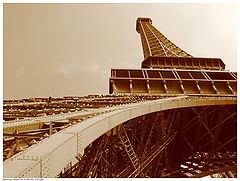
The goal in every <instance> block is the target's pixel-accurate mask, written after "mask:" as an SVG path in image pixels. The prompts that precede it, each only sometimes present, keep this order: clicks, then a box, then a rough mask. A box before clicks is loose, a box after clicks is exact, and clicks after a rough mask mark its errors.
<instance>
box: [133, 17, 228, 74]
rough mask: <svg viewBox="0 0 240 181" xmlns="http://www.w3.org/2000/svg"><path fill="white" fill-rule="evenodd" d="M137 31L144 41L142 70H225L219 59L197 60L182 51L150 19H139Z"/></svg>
mask: <svg viewBox="0 0 240 181" xmlns="http://www.w3.org/2000/svg"><path fill="white" fill-rule="evenodd" d="M136 31H137V32H138V33H139V34H140V36H141V41H142V48H143V54H144V61H143V62H142V68H180V69H210V70H224V69H225V64H224V63H223V61H222V60H221V59H219V58H195V57H193V56H192V55H190V54H188V53H187V52H185V51H183V50H182V49H180V48H179V47H178V46H176V45H175V44H174V43H172V42H171V41H170V40H168V39H167V38H166V37H165V36H164V35H163V34H162V33H161V32H159V31H158V30H157V29H156V28H155V27H154V26H153V25H152V20H151V19H150V18H138V19H137V21H136Z"/></svg>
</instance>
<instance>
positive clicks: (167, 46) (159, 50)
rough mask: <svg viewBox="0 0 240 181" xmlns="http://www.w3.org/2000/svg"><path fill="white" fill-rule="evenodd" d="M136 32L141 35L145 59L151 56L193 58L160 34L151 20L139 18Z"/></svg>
mask: <svg viewBox="0 0 240 181" xmlns="http://www.w3.org/2000/svg"><path fill="white" fill-rule="evenodd" d="M136 30H137V32H138V33H139V34H140V35H141V40H142V46H143V53H144V59H146V58H147V57H149V56H165V57H192V56H191V55H190V54H188V53H186V52H185V51H183V50H182V49H180V48H179V47H177V46H176V45H175V44H173V43H172V42H171V41H170V40H168V39H167V38H166V37H165V36H164V35H163V34H162V33H160V32H159V31H158V30H157V29H156V28H155V27H154V26H153V25H152V20H151V19H150V18H138V19H137V23H136Z"/></svg>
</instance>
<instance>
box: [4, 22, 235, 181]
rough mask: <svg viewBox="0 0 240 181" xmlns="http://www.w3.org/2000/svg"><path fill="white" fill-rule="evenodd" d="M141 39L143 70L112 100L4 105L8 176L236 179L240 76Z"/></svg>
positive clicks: (114, 79)
mask: <svg viewBox="0 0 240 181" xmlns="http://www.w3.org/2000/svg"><path fill="white" fill-rule="evenodd" d="M136 31H137V32H138V33H139V34H140V37H141V42H142V48H143V54H144V60H143V62H142V67H141V69H112V70H111V77H110V80H109V94H108V95H90V96H85V97H63V98H34V99H25V100H5V101H4V110H5V112H4V119H5V120H6V121H5V122H4V126H3V132H4V148H3V149H4V160H5V161H4V167H3V169H4V177H17V178H19V177H20V178H21V177H37V178H47V177H71V178H90V177H92V178H95V177H99V178H109V177H113V178H136V177H140V178H162V177H165V178H166V177H167V178H185V177H221V178H222V177H224V178H225V177H237V171H236V168H237V148H236V143H237V136H236V135H237V134H236V132H237V130H236V129H237V128H236V124H237V119H236V115H237V109H236V104H237V103H236V100H237V73H236V72H230V71H227V70H225V64H224V62H223V61H222V60H221V59H220V58H199V57H193V56H192V55H190V54H188V53H187V52H185V51H183V50H182V49H180V48H179V47H178V46H176V45H175V44H173V43H172V42H171V41H170V40H168V39H167V38H166V37H165V36H164V35H163V34H162V33H160V32H159V31H158V30H157V29H156V28H155V27H154V26H153V25H152V20H151V19H150V18H138V19H137V21H136ZM19 109H21V111H17V110H19ZM29 109H30V110H31V109H38V111H35V112H33V111H32V112H31V111H29ZM14 110H15V111H14ZM53 113H54V114H53ZM42 114H45V115H42ZM27 117H28V118H27ZM16 118H18V120H16ZM20 148H22V150H21V149H20ZM20 150H21V151H20ZM13 168H15V172H12V170H13Z"/></svg>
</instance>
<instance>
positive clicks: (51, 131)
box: [49, 121, 53, 136]
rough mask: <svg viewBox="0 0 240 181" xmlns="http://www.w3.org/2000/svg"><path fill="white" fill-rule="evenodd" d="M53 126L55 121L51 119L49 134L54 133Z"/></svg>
mask: <svg viewBox="0 0 240 181" xmlns="http://www.w3.org/2000/svg"><path fill="white" fill-rule="evenodd" d="M52 126H53V123H52V121H51V122H50V124H49V135H50V136H51V135H52V134H53V130H52Z"/></svg>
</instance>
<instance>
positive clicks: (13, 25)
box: [3, 3, 237, 98]
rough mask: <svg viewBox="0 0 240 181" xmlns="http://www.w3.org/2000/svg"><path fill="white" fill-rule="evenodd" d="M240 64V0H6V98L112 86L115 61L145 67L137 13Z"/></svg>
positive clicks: (197, 51)
mask: <svg viewBox="0 0 240 181" xmlns="http://www.w3.org/2000/svg"><path fill="white" fill-rule="evenodd" d="M138 17H150V18H151V19H152V21H153V26H155V27H156V28H157V29H158V30H159V31H161V32H162V33H163V34H164V35H165V36H166V37H167V38H168V39H170V40H171V41H172V42H173V43H175V44H176V45H178V46H179V47H180V48H182V49H183V50H185V51H186V52H188V53H190V54H191V55H193V56H196V57H219V58H222V60H223V61H224V62H225V64H226V65H227V66H226V69H228V70H231V71H237V66H236V64H237V5H236V4H223V3H219V4H203V3H201V4H4V22H3V23H4V27H3V28H4V44H3V48H4V57H3V96H4V98H28V97H49V96H53V97H58V96H70V95H73V96H84V95H89V94H107V93H108V86H109V77H110V70H111V68H140V66H141V61H142V60H143V53H142V47H141V41H140V36H139V34H138V33H137V32H136V24H135V23H136V19H137V18H138Z"/></svg>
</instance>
